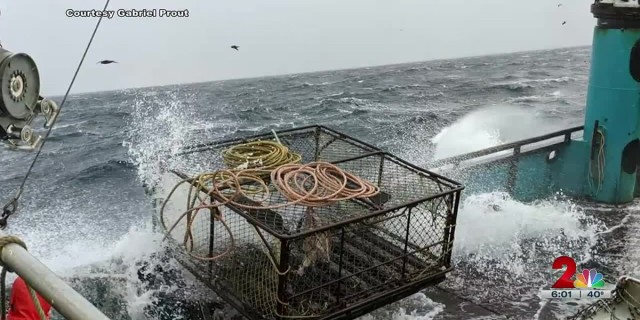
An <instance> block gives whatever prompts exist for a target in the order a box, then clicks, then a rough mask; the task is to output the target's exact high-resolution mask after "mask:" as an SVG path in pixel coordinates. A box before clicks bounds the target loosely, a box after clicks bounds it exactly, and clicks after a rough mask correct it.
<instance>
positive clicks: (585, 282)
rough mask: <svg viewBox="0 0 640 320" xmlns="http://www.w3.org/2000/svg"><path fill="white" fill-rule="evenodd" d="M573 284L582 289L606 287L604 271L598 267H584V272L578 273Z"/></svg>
mask: <svg viewBox="0 0 640 320" xmlns="http://www.w3.org/2000/svg"><path fill="white" fill-rule="evenodd" d="M573 286H574V287H575V288H580V289H588V288H602V287H604V279H603V276H602V273H600V272H598V271H596V269H584V270H582V273H576V280H575V281H574V282H573Z"/></svg>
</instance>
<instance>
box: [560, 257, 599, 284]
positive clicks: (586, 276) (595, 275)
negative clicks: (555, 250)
mask: <svg viewBox="0 0 640 320" xmlns="http://www.w3.org/2000/svg"><path fill="white" fill-rule="evenodd" d="M551 267H552V268H553V269H562V268H563V267H567V269H566V270H565V271H564V273H563V274H562V276H560V278H559V279H558V280H557V281H556V282H555V283H554V284H553V285H552V286H551V288H554V289H573V288H581V289H582V288H585V289H586V288H602V287H604V285H605V283H604V279H603V276H602V273H599V272H598V271H597V270H596V269H584V270H582V273H576V261H575V260H573V258H571V257H568V256H561V257H557V258H556V260H554V261H553V264H552V266H551ZM574 275H575V277H576V280H571V278H572V277H573V276H574Z"/></svg>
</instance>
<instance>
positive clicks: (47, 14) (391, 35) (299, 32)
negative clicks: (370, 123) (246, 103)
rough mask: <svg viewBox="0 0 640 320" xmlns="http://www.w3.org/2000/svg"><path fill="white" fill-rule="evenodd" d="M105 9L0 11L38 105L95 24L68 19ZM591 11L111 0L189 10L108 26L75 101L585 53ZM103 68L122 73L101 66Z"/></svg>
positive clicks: (485, 4) (1, 26) (15, 5)
mask: <svg viewBox="0 0 640 320" xmlns="http://www.w3.org/2000/svg"><path fill="white" fill-rule="evenodd" d="M560 2H561V3H562V6H561V7H558V3H560ZM104 3H105V1H96V0H55V1H54V0H38V1H35V0H13V1H8V0H7V1H2V2H0V10H1V15H0V41H1V42H2V45H3V46H4V47H5V48H6V49H8V50H10V51H13V52H25V53H27V54H29V55H31V56H32V57H33V58H34V59H35V61H36V63H37V65H38V68H39V70H40V77H41V82H42V94H43V95H58V94H61V93H64V91H65V90H66V87H67V85H68V83H69V81H70V80H71V77H72V76H73V72H74V71H75V68H76V65H77V63H78V61H79V60H80V57H81V56H82V52H83V50H84V47H85V46H86V44H87V41H88V40H89V37H90V36H91V32H92V31H93V28H94V25H95V23H96V21H97V19H98V18H68V17H66V15H65V11H66V9H75V10H87V9H102V8H103V6H104ZM591 3H592V1H589V0H566V1H560V0H559V1H551V0H529V1H525V0H479V1H471V0H468V1H454V0H173V1H167V0H127V1H125V0H112V1H111V2H110V5H109V9H112V10H117V9H131V8H136V9H143V8H146V9H163V8H164V9H173V10H181V9H188V10H189V17H188V18H120V17H117V16H115V17H114V18H113V19H103V21H102V23H101V26H100V29H99V30H98V33H97V34H96V39H95V40H94V43H93V45H92V47H91V49H90V51H89V53H88V55H87V59H86V61H85V63H84V65H83V68H82V69H81V71H80V74H79V77H78V79H77V80H76V84H75V85H74V88H73V90H72V92H73V93H79V92H89V91H103V90H112V89H119V88H127V87H144V86H153V85H164V84H173V83H185V82H202V81H210V80H221V79H230V78H245V77H257V76H264V75H276V74H287V73H299V72H309V71H319V70H332V69H345V68H355V67H364V66H372V65H384V64H393V63H401V62H412V61H424V60H432V59H440V58H453V57H462V56H473V55H483V54H491V53H502V52H513V51H525V50H536V49H549V48H557V47H568V46H579V45H590V44H591V36H592V30H593V26H594V24H595V19H594V18H593V17H592V15H591V13H590V12H589V7H590V4H591ZM563 21H567V24H566V25H564V26H562V25H561V24H562V22H563ZM233 44H235V45H238V46H240V51H239V52H237V51H235V50H233V49H231V48H230V46H231V45H233ZM102 59H112V60H116V61H118V62H119V64H112V65H98V64H96V62H97V61H98V60H102Z"/></svg>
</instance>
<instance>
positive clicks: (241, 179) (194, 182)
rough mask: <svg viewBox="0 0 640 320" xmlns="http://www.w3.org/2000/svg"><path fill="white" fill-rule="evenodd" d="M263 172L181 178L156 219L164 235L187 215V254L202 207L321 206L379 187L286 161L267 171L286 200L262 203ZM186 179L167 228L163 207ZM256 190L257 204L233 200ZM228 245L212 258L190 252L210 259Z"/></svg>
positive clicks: (325, 167)
mask: <svg viewBox="0 0 640 320" xmlns="http://www.w3.org/2000/svg"><path fill="white" fill-rule="evenodd" d="M263 172H264V170H260V169H258V170H256V169H245V170H219V171H215V172H210V173H203V174H201V175H198V176H197V177H195V178H192V179H185V180H183V181H181V182H179V183H178V184H176V186H175V187H174V188H173V189H172V190H171V192H170V193H169V194H168V196H167V198H166V199H165V201H164V203H163V204H162V207H161V208H160V220H161V222H162V225H163V227H164V228H165V230H167V233H166V235H165V238H166V237H168V236H169V234H170V233H171V232H172V231H173V230H174V229H175V228H176V226H177V225H178V223H179V222H180V221H181V220H182V219H184V218H185V217H187V228H186V229H187V230H186V233H185V237H184V241H185V242H184V243H185V249H186V250H187V252H189V254H191V250H192V248H193V246H192V245H191V246H189V245H187V244H188V243H189V242H190V243H193V236H192V231H191V227H192V225H193V222H194V221H195V218H196V216H197V214H198V212H199V211H200V210H203V209H212V208H217V207H220V206H223V205H233V206H235V207H239V208H244V209H263V210H264V209H276V208H282V207H286V206H290V205H294V204H301V205H304V206H308V207H322V206H327V205H330V204H332V203H335V202H338V201H344V200H349V199H354V198H367V197H372V196H375V195H376V194H378V193H379V192H380V190H379V188H378V187H377V186H375V185H373V184H372V183H370V182H368V181H366V180H364V179H362V178H359V177H357V176H355V175H353V174H351V173H349V172H346V171H344V170H342V169H341V168H339V167H337V166H335V165H333V164H331V163H328V162H313V163H309V164H306V165H303V164H286V165H281V166H279V167H277V168H275V169H274V170H273V171H271V174H270V176H271V183H273V185H274V186H275V188H276V189H277V190H278V192H279V193H280V194H282V196H283V197H284V198H285V199H287V200H288V202H284V203H279V204H266V203H265V202H266V201H268V199H270V195H271V191H270V190H269V187H268V185H267V183H266V182H265V181H264V180H263V179H262V178H261V177H260V176H261V174H260V173H263ZM186 182H190V183H191V189H190V190H189V200H188V203H187V206H188V207H187V210H186V211H185V212H184V213H182V214H181V215H180V216H179V217H178V219H177V220H176V221H175V222H174V224H173V225H172V226H171V227H170V228H167V226H166V224H165V221H164V210H165V206H166V204H167V203H168V201H169V200H170V198H171V197H172V196H173V194H174V192H175V191H176V190H177V188H178V187H179V186H180V185H182V184H184V183H186ZM256 184H257V187H258V190H259V192H256V190H255V189H250V188H249V186H251V187H252V188H253V187H256ZM194 189H195V190H194ZM206 189H209V190H210V191H209V193H208V195H209V196H213V197H214V198H216V199H219V200H217V201H213V200H211V201H213V202H212V203H207V202H206V201H207V198H208V197H206V198H202V197H200V193H201V192H202V191H203V190H206ZM194 191H195V192H194ZM256 193H264V197H262V200H258V201H256V202H257V203H258V205H247V204H244V203H240V202H238V201H235V200H236V199H237V198H238V197H239V196H244V197H247V198H248V197H249V194H253V195H255V194H256ZM196 197H197V198H199V199H200V202H199V203H198V205H196V202H198V201H197V199H196ZM263 203H264V205H263ZM214 218H215V219H216V220H219V221H220V222H222V223H223V225H224V227H225V229H226V230H227V232H228V233H229V235H230V239H231V247H233V246H234V241H233V235H232V232H231V229H230V228H229V226H228V225H227V224H226V223H225V221H224V219H223V218H222V216H221V215H220V214H215V215H214ZM231 247H230V248H228V249H227V250H225V252H224V253H223V254H220V255H218V256H216V257H200V256H195V255H193V254H191V255H192V256H193V257H194V258H197V259H201V260H214V259H217V258H220V257H221V256H223V255H226V254H228V253H229V252H230V251H231Z"/></svg>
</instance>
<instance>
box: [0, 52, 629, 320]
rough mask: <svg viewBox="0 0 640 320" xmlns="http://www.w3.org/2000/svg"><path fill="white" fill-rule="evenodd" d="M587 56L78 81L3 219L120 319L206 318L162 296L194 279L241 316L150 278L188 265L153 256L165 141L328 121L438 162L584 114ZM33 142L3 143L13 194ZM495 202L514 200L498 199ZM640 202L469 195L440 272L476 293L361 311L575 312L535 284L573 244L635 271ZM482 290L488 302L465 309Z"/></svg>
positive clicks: (480, 299) (435, 315) (391, 315)
mask: <svg viewBox="0 0 640 320" xmlns="http://www.w3.org/2000/svg"><path fill="white" fill-rule="evenodd" d="M589 60H590V48H589V47H581V48H569V49H558V50H550V51H536V52H524V53H514V54H505V55H499V56H485V57H473V58H465V59H456V60H438V61H428V62H418V63H409V64H401V65H389V66H381V67H371V68H362V69H353V70H341V71H327V72H318V73H310V74H293V75H284V76H278V77H267V78H256V79H242V80H228V81H217V82H209V83H196V84H184V85H174V86H164V87H152V88H140V89H126V90H119V91H110V92H97V93H89V94H80V95H72V96H71V97H70V99H69V100H68V102H67V104H66V106H65V107H64V109H63V110H62V114H61V116H60V119H59V121H58V123H57V125H56V127H55V128H54V130H53V132H52V135H51V137H50V141H48V142H47V144H46V146H45V150H43V152H42V155H41V158H40V160H39V161H38V163H37V165H36V167H35V168H34V172H33V173H32V175H31V177H30V179H29V181H28V183H27V185H26V189H25V194H24V195H23V198H22V199H21V203H20V207H19V213H18V214H16V215H15V216H13V217H12V218H11V220H10V221H9V227H8V229H7V231H8V232H9V233H12V234H16V235H19V236H21V237H22V238H23V239H24V240H25V241H26V243H27V245H28V247H29V250H30V251H31V252H32V253H33V254H34V255H35V256H37V257H38V258H40V259H41V260H42V261H43V262H44V263H45V264H47V265H48V266H49V267H50V268H51V269H52V270H54V271H55V272H56V273H58V274H59V275H61V276H63V277H64V278H65V279H68V280H69V281H70V283H71V284H72V285H73V286H74V287H75V288H76V289H78V290H79V291H81V292H82V293H83V294H86V295H87V297H88V298H89V299H90V300H91V301H92V302H94V303H95V304H96V305H98V306H99V307H100V308H101V309H102V310H103V311H104V312H105V313H106V314H107V315H109V316H111V317H112V318H113V319H161V318H162V319H180V318H184V319H195V318H194V316H193V315H189V314H188V311H184V310H187V309H189V308H188V307H185V308H184V310H182V308H178V307H176V306H175V305H171V306H169V308H166V309H163V308H162V304H163V303H164V302H162V301H166V300H159V299H160V298H159V296H162V295H166V296H171V295H172V294H173V295H175V296H179V295H182V296H185V294H183V293H184V292H188V294H186V296H189V297H191V298H193V300H194V301H207V302H208V303H210V304H209V306H211V305H213V306H217V307H218V308H219V309H220V310H219V311H216V312H217V313H218V314H220V315H222V317H223V318H231V317H233V316H234V315H235V313H234V311H233V310H231V309H230V308H229V307H228V306H225V305H224V304H223V303H221V302H220V301H219V300H218V299H216V298H215V296H214V295H212V294H211V293H210V292H209V291H208V290H207V289H206V288H203V287H202V286H201V285H199V284H198V283H197V282H195V281H194V280H193V279H191V278H189V276H188V275H186V276H185V277H186V280H185V282H184V283H182V281H181V282H180V283H167V285H166V286H165V287H162V289H161V290H158V289H157V288H153V289H150V288H148V287H146V286H145V285H143V284H142V283H141V281H140V279H139V276H138V269H139V267H140V263H141V262H142V261H145V260H147V261H152V262H153V265H154V266H160V267H162V268H165V269H170V268H176V266H175V264H174V263H173V262H171V261H164V260H161V259H160V260H159V259H156V258H155V257H156V255H155V254H154V253H155V252H158V251H160V250H162V246H163V243H162V242H161V238H162V235H161V234H157V233H154V232H153V231H152V228H151V215H152V214H153V209H152V206H151V199H150V198H149V197H148V196H146V195H145V193H144V190H143V184H145V183H147V184H148V183H153V182H155V181H157V180H158V179H159V176H158V168H159V165H160V162H161V161H162V160H163V154H167V153H171V152H175V151H177V150H179V149H180V147H182V146H185V145H188V144H195V143H200V142H206V141H211V140H218V139H225V138H229V137H236V136H242V135H250V134H254V133H258V132H262V131H267V130H270V129H276V130H278V129H285V128H291V127H297V126H303V125H308V124H324V125H327V126H330V127H333V128H337V129H339V130H340V131H344V132H345V133H347V134H350V135H354V136H356V137H358V138H361V139H362V140H364V141H367V142H370V143H373V144H375V145H377V146H379V147H382V148H384V149H387V150H388V151H390V152H392V153H395V154H397V155H399V156H400V157H402V158H405V159H407V160H409V161H411V162H414V163H416V164H418V165H426V164H427V163H429V162H430V161H432V160H433V159H437V158H442V157H447V156H450V155H455V154H460V153H464V152H470V151H474V150H478V149H482V148H485V147H490V146H494V145H497V144H500V143H505V142H509V141H514V140H517V139H522V138H526V137H532V136H536V135H540V134H544V133H548V132H550V131H554V130H557V129H562V128H566V127H570V126H574V125H579V124H582V117H583V108H584V102H585V96H586V89H587V82H588V72H589ZM42 76H43V77H46V76H47V75H42ZM53 98H54V99H55V100H57V101H60V99H61V97H53ZM33 155H34V154H29V153H15V152H9V151H6V152H4V153H2V157H3V161H4V165H3V166H2V167H1V168H0V170H1V173H2V177H3V183H4V188H3V189H4V193H3V195H4V198H6V199H8V198H9V197H10V196H11V195H12V194H13V190H14V188H15V187H17V185H18V184H19V182H20V179H21V178H22V176H23V174H24V172H25V171H26V169H27V167H28V164H29V161H31V159H32V157H33ZM492 204H498V205H499V206H500V207H501V208H502V211H500V212H494V211H491V210H489V209H488V208H490V207H491V205H492ZM638 208H640V207H638V205H637V204H632V205H630V206H626V207H618V208H613V207H603V206H595V205H593V204H588V203H577V202H575V201H572V200H570V199H566V198H565V197H563V196H562V195H555V196H553V197H551V198H549V199H540V200H539V201H537V202H535V203H521V202H518V201H515V200H513V199H511V198H510V197H509V195H506V194H501V193H485V194H477V195H473V196H469V197H467V198H466V200H465V202H464V203H462V204H461V208H460V213H459V215H458V227H457V230H456V240H455V241H456V243H455V247H454V259H453V260H454V264H455V267H456V270H455V271H454V272H452V273H451V274H450V276H449V277H448V279H447V280H446V281H445V282H444V283H442V284H441V285H439V288H442V290H447V292H450V293H451V294H452V295H454V296H456V297H459V299H464V301H466V302H464V303H462V304H460V303H458V302H459V301H458V302H452V301H448V300H447V299H441V298H439V297H440V296H441V295H438V293H437V292H435V291H434V289H427V290H425V291H424V292H421V293H418V294H416V295H414V296H412V297H409V298H407V299H404V300H402V301H400V302H397V303H394V304H392V305H389V306H385V307H383V308H381V309H380V310H377V311H375V312H372V313H371V314H369V315H366V316H364V317H362V318H361V319H362V320H372V319H398V320H399V319H472V318H474V319H480V318H482V319H492V318H496V319H500V318H505V317H511V318H513V319H559V318H561V317H563V316H566V315H570V314H572V313H573V312H575V311H576V310H577V308H578V307H579V305H576V304H567V303H562V302H547V301H546V300H543V299H540V298H539V297H538V290H539V289H540V288H542V287H544V286H549V285H550V284H551V283H552V282H553V281H554V279H553V275H552V274H551V263H552V261H553V259H554V258H555V257H557V256H559V255H570V256H572V257H574V259H576V261H580V262H583V263H584V264H583V265H584V266H595V267H597V268H598V269H599V270H603V273H604V274H605V279H606V280H607V281H609V282H612V281H615V279H616V278H617V277H618V276H620V275H622V274H623V273H631V274H638V273H639V272H640V263H638V249H636V247H637V243H638V242H637V240H635V238H634V235H635V234H637V230H638V216H637V211H638V210H637V209H638ZM615 239H618V240H617V241H616V240H615ZM620 239H622V240H620ZM158 301H160V302H158ZM471 302H472V303H474V304H476V305H479V306H480V307H481V308H484V310H485V311H486V310H492V312H489V311H486V313H491V315H490V316H484V317H481V316H480V315H474V314H473V312H471V311H469V312H467V311H468V310H470V308H471V307H470V303H471ZM158 303H160V306H158V305H157V304H158ZM465 310H466V311H465Z"/></svg>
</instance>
